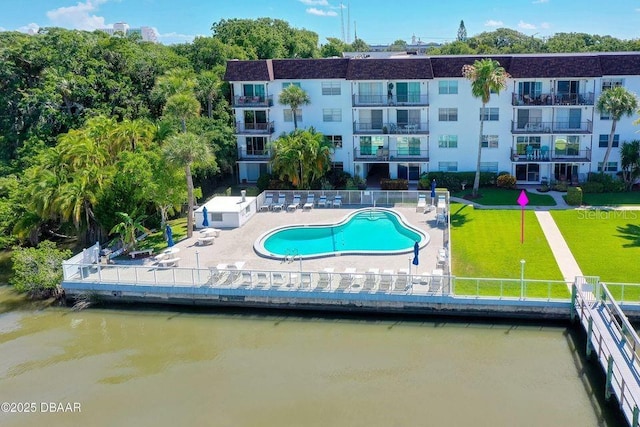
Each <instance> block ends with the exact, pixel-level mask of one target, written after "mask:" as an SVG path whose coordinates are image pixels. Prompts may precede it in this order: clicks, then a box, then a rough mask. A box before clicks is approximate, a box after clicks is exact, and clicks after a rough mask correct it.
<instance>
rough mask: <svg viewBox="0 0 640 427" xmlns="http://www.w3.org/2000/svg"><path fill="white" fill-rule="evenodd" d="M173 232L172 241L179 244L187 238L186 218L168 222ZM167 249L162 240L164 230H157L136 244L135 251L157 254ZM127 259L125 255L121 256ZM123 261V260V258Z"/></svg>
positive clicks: (165, 243) (164, 241)
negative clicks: (144, 250) (148, 250)
mask: <svg viewBox="0 0 640 427" xmlns="http://www.w3.org/2000/svg"><path fill="white" fill-rule="evenodd" d="M168 224H169V225H170V226H171V231H172V232H173V241H174V242H176V243H177V242H179V241H180V240H182V239H186V237H187V218H186V217H184V218H178V219H172V220H170V221H168ZM166 248H167V241H166V240H165V239H164V230H159V231H156V232H154V233H151V234H149V235H148V236H147V237H146V238H145V239H144V240H142V241H140V242H138V244H137V246H136V249H137V250H140V249H153V253H156V254H157V253H158V252H160V251H162V250H163V249H166ZM121 256H122V257H127V258H128V256H127V255H121ZM123 259H124V258H123Z"/></svg>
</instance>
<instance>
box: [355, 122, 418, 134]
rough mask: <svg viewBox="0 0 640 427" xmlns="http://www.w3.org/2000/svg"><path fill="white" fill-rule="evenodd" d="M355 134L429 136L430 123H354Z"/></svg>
mask: <svg viewBox="0 0 640 427" xmlns="http://www.w3.org/2000/svg"><path fill="white" fill-rule="evenodd" d="M353 133H354V134H356V135H380V134H385V135H386V134H390V135H427V134H429V122H420V123H371V122H353Z"/></svg>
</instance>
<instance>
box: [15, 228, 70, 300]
mask: <svg viewBox="0 0 640 427" xmlns="http://www.w3.org/2000/svg"><path fill="white" fill-rule="evenodd" d="M69 257H71V251H69V250H59V249H57V248H56V245H55V243H53V242H51V241H49V240H45V241H43V242H41V243H40V244H39V245H38V247H37V248H16V249H15V252H14V253H13V256H12V257H11V258H12V261H13V277H12V278H11V284H12V285H13V286H14V287H15V288H16V290H17V291H18V292H28V293H29V295H30V296H37V297H44V298H48V297H50V296H57V295H58V294H59V291H60V283H61V282H62V261H64V260H65V259H67V258H69Z"/></svg>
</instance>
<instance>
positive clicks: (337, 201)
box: [333, 195, 342, 208]
mask: <svg viewBox="0 0 640 427" xmlns="http://www.w3.org/2000/svg"><path fill="white" fill-rule="evenodd" d="M333 207H334V208H341V207H342V196H341V195H337V196H336V197H335V198H334V199H333Z"/></svg>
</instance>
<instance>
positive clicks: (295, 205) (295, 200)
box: [287, 194, 300, 211]
mask: <svg viewBox="0 0 640 427" xmlns="http://www.w3.org/2000/svg"><path fill="white" fill-rule="evenodd" d="M299 206H300V195H299V194H295V195H294V196H293V200H292V201H291V203H289V205H288V206H287V211H295V210H296V209H298V207H299Z"/></svg>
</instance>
